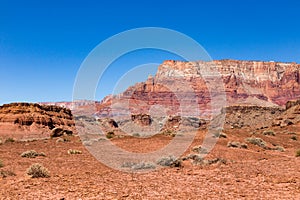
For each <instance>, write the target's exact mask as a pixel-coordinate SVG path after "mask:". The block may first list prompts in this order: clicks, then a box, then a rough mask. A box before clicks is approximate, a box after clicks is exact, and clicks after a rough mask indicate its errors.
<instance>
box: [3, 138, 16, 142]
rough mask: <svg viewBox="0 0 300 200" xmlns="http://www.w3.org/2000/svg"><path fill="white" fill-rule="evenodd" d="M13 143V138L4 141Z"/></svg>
mask: <svg viewBox="0 0 300 200" xmlns="http://www.w3.org/2000/svg"><path fill="white" fill-rule="evenodd" d="M14 141H15V139H14V138H10V137H9V138H7V139H6V140H5V142H14Z"/></svg>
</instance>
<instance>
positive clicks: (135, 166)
mask: <svg viewBox="0 0 300 200" xmlns="http://www.w3.org/2000/svg"><path fill="white" fill-rule="evenodd" d="M122 167H123V168H130V169H132V170H143V169H155V168H156V166H155V164H154V163H151V162H140V163H134V162H125V163H123V165H122Z"/></svg>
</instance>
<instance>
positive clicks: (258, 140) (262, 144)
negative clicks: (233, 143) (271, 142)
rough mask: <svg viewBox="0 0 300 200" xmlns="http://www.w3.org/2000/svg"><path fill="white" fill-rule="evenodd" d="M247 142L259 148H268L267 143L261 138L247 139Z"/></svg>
mask: <svg viewBox="0 0 300 200" xmlns="http://www.w3.org/2000/svg"><path fill="white" fill-rule="evenodd" d="M246 141H247V142H249V143H251V144H254V145H257V146H259V147H262V148H266V142H265V141H264V140H263V139H261V138H253V137H251V138H246Z"/></svg>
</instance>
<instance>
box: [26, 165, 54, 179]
mask: <svg viewBox="0 0 300 200" xmlns="http://www.w3.org/2000/svg"><path fill="white" fill-rule="evenodd" d="M27 174H28V175H29V176H31V177H32V178H48V177H50V174H49V171H48V169H46V168H45V167H44V166H43V165H41V164H39V163H35V164H32V165H31V166H30V167H29V168H28V169H27Z"/></svg>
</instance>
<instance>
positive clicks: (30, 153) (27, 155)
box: [21, 150, 46, 158]
mask: <svg viewBox="0 0 300 200" xmlns="http://www.w3.org/2000/svg"><path fill="white" fill-rule="evenodd" d="M37 156H46V154H45V153H43V152H41V153H38V152H36V151H35V150H29V151H24V152H23V153H22V154H21V157H23V158H35V157H37Z"/></svg>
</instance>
